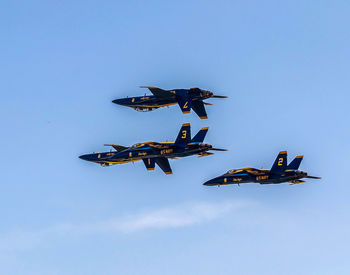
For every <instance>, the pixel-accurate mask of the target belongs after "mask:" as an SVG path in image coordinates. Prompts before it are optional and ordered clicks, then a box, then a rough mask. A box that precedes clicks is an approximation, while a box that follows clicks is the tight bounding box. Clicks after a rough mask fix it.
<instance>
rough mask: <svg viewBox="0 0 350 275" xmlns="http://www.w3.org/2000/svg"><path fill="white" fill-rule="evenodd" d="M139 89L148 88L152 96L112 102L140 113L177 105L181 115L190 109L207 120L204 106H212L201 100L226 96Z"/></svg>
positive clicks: (194, 89)
mask: <svg viewBox="0 0 350 275" xmlns="http://www.w3.org/2000/svg"><path fill="white" fill-rule="evenodd" d="M140 88H148V89H149V90H150V91H151V93H152V94H153V95H145V96H137V97H126V98H120V99H115V100H113V101H112V102H113V103H115V104H119V105H122V106H127V107H130V108H133V109H135V110H136V111H140V112H148V111H153V110H155V109H158V108H160V107H165V106H170V105H175V104H178V105H179V106H180V108H181V111H182V113H184V114H187V113H190V112H191V109H193V111H194V112H195V113H196V114H197V115H198V116H199V117H200V118H201V119H207V118H208V116H207V112H206V110H205V107H204V105H213V104H210V103H207V102H204V101H203V100H205V99H208V98H227V96H220V95H214V94H213V93H212V92H210V91H206V90H202V89H199V88H197V87H193V88H190V89H174V90H163V89H160V88H157V87H151V86H141V87H140Z"/></svg>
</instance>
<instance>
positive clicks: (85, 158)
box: [79, 155, 90, 160]
mask: <svg viewBox="0 0 350 275" xmlns="http://www.w3.org/2000/svg"><path fill="white" fill-rule="evenodd" d="M79 158H80V159H83V160H90V158H89V155H81V156H79Z"/></svg>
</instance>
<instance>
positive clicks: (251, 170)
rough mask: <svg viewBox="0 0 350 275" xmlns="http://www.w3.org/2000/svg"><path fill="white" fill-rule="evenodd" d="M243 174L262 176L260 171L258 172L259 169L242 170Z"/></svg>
mask: <svg viewBox="0 0 350 275" xmlns="http://www.w3.org/2000/svg"><path fill="white" fill-rule="evenodd" d="M242 170H243V171H244V172H247V173H249V174H251V175H254V176H255V175H260V174H262V171H261V170H259V169H256V168H250V167H249V168H244V169H242Z"/></svg>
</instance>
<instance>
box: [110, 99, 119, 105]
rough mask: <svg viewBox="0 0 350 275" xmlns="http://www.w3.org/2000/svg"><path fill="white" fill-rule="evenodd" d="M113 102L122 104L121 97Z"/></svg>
mask: <svg viewBox="0 0 350 275" xmlns="http://www.w3.org/2000/svg"><path fill="white" fill-rule="evenodd" d="M112 102H113V103H115V104H121V100H120V99H114V100H112Z"/></svg>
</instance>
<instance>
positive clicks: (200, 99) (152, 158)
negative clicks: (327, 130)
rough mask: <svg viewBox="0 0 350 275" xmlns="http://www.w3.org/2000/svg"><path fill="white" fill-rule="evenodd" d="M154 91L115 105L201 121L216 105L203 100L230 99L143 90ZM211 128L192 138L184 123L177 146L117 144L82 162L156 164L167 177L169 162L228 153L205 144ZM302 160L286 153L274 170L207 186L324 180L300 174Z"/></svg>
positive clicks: (238, 172) (231, 174)
mask: <svg viewBox="0 0 350 275" xmlns="http://www.w3.org/2000/svg"><path fill="white" fill-rule="evenodd" d="M141 88H147V89H149V90H150V91H151V93H152V95H144V96H137V97H126V98H120V99H115V100H113V101H112V102H113V103H115V104H118V105H122V106H126V107H130V108H132V109H135V110H136V111H141V112H148V111H153V110H155V109H158V108H160V107H165V106H171V105H175V104H178V105H179V107H180V109H181V111H182V113H184V114H186V113H190V112H191V110H193V111H194V112H195V113H196V114H197V115H198V116H199V117H200V118H201V119H207V118H208V116H207V112H206V109H205V105H213V104H210V103H207V102H204V100H206V99H209V98H227V97H226V96H220V95H214V93H212V92H211V91H207V90H203V89H200V88H197V87H193V88H190V89H173V90H163V89H160V88H157V87H152V86H141ZM207 132H208V127H204V128H202V129H200V131H199V132H198V133H197V134H196V135H195V136H194V137H193V138H191V125H190V124H189V123H185V124H183V125H182V127H181V129H180V132H179V134H178V136H177V138H176V140H175V141H174V142H154V141H148V142H142V143H137V144H134V145H132V146H129V147H128V146H122V145H118V144H105V146H111V147H112V148H113V149H114V150H110V151H109V152H101V153H92V154H85V155H81V156H80V157H79V158H81V159H83V160H86V161H89V162H95V163H97V164H100V165H101V166H103V167H106V166H111V165H114V164H122V163H129V162H135V161H139V160H142V161H143V163H144V164H145V166H146V168H147V170H154V169H155V166H156V164H157V165H158V166H159V167H160V168H161V169H162V170H163V172H164V173H165V174H172V169H171V167H170V164H169V159H178V158H182V157H187V156H192V155H198V156H199V157H204V156H209V155H213V154H214V153H212V152H211V151H227V150H226V149H220V148H213V146H212V145H211V144H208V143H204V138H205V136H206V134H207ZM302 159H303V156H297V157H295V159H294V160H293V161H292V162H291V163H289V164H287V151H281V152H279V154H278V156H277V158H276V160H275V162H274V164H273V166H272V167H271V169H257V168H252V167H248V168H241V169H233V170H229V171H228V172H227V173H225V174H223V175H221V176H218V177H215V178H213V179H211V180H208V181H207V182H205V183H204V185H207V186H221V185H231V184H237V185H239V184H241V183H249V182H254V183H260V184H278V183H283V182H289V183H290V184H291V185H295V184H299V183H303V182H305V181H304V180H302V179H305V178H306V179H321V178H320V177H314V176H309V175H308V174H307V173H306V172H304V171H300V170H299V166H300V164H301V161H302Z"/></svg>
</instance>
